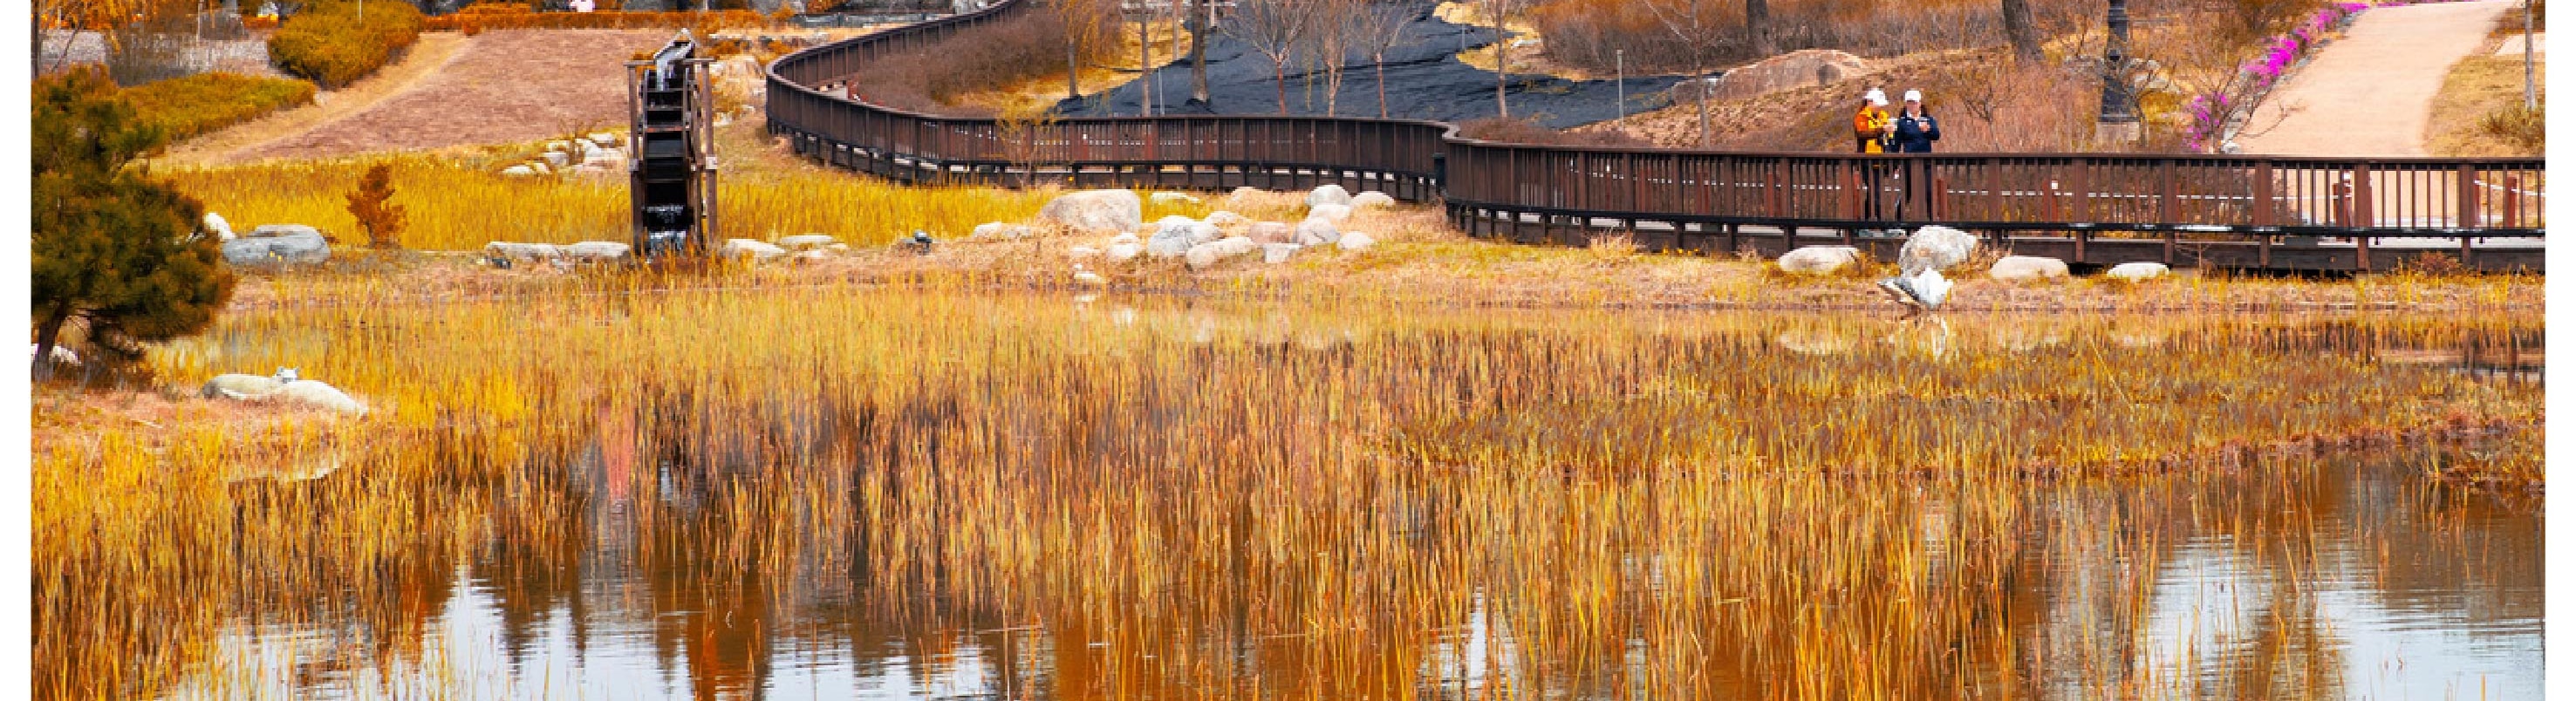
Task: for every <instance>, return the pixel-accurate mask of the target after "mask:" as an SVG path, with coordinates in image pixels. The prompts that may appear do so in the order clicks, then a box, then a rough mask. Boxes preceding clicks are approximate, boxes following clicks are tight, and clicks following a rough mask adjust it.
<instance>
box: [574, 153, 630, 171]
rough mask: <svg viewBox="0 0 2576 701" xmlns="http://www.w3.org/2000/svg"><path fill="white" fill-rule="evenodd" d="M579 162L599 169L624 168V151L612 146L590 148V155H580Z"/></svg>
mask: <svg viewBox="0 0 2576 701" xmlns="http://www.w3.org/2000/svg"><path fill="white" fill-rule="evenodd" d="M581 164H582V165H586V166H591V167H595V168H599V169H601V170H625V169H626V152H625V151H623V150H620V149H613V148H603V149H592V150H591V152H590V155H587V156H583V157H582V159H581Z"/></svg>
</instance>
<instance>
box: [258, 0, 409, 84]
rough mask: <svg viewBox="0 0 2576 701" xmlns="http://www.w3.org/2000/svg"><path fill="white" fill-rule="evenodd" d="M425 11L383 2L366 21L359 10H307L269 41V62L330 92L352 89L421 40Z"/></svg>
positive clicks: (370, 6)
mask: <svg viewBox="0 0 2576 701" xmlns="http://www.w3.org/2000/svg"><path fill="white" fill-rule="evenodd" d="M422 23H423V20H422V18H421V14H420V10H419V8H415V7H412V6H411V5H410V4H409V3H400V2H378V3H370V4H368V5H367V6H366V15H365V16H364V17H360V16H359V15H358V12H357V8H356V7H355V6H354V5H325V6H317V7H312V8H309V9H306V10H305V11H304V12H302V13H300V14H297V15H295V16H294V17H293V18H291V19H289V20H287V22H286V26H285V27H283V28H280V29H278V30H277V34H276V35H274V36H271V37H269V39H268V58H269V61H270V62H272V63H275V64H277V68H278V70H281V71H285V72H286V73H287V74H288V75H293V76H297V77H301V78H308V79H311V80H312V81H313V82H316V83H320V84H322V87H325V88H340V87H346V86H347V85H348V84H350V83H352V82H356V81H357V80H358V79H359V78H363V77H366V76H367V74H370V73H374V72H375V71H376V69H378V68H383V67H384V65H385V64H386V63H388V62H391V61H392V60H393V57H394V55H395V54H396V53H398V52H400V51H402V50H403V49H405V48H409V47H410V46H411V44H412V41H413V40H415V39H418V38H419V36H420V29H421V26H422Z"/></svg>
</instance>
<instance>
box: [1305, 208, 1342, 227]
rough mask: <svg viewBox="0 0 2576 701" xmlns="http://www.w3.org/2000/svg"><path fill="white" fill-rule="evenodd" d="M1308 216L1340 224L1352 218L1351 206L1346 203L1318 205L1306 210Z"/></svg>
mask: <svg viewBox="0 0 2576 701" xmlns="http://www.w3.org/2000/svg"><path fill="white" fill-rule="evenodd" d="M1306 218H1308V219H1322V220H1325V221H1330V222H1332V223H1335V224H1340V223H1342V222H1344V221H1347V220H1349V219H1350V218H1351V206H1350V205H1346V204H1328V205H1322V206H1318V207H1315V208H1314V209H1312V210H1309V211H1308V212H1306Z"/></svg>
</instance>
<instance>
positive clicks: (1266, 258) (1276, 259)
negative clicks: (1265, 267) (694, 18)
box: [1261, 243, 1306, 265]
mask: <svg viewBox="0 0 2576 701" xmlns="http://www.w3.org/2000/svg"><path fill="white" fill-rule="evenodd" d="M1305 248H1306V247H1305V246H1299V245H1297V244H1293V243H1265V244H1261V262H1263V263H1268V264H1271V265H1278V264H1280V263H1286V262H1288V260H1289V259H1291V258H1295V257H1297V252H1298V251H1301V250H1305Z"/></svg>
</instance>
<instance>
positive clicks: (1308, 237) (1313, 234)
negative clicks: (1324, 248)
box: [1297, 219, 1342, 246]
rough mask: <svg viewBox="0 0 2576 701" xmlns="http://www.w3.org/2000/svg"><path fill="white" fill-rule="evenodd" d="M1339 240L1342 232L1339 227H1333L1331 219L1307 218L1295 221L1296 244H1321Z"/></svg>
mask: <svg viewBox="0 0 2576 701" xmlns="http://www.w3.org/2000/svg"><path fill="white" fill-rule="evenodd" d="M1340 240H1342V232H1341V230H1340V229H1336V228H1333V223H1332V222H1331V221H1328V220H1324V219H1308V220H1306V221H1302V222H1298V223H1297V245H1300V246H1321V245H1324V244H1328V243H1333V242H1336V241H1340Z"/></svg>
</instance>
